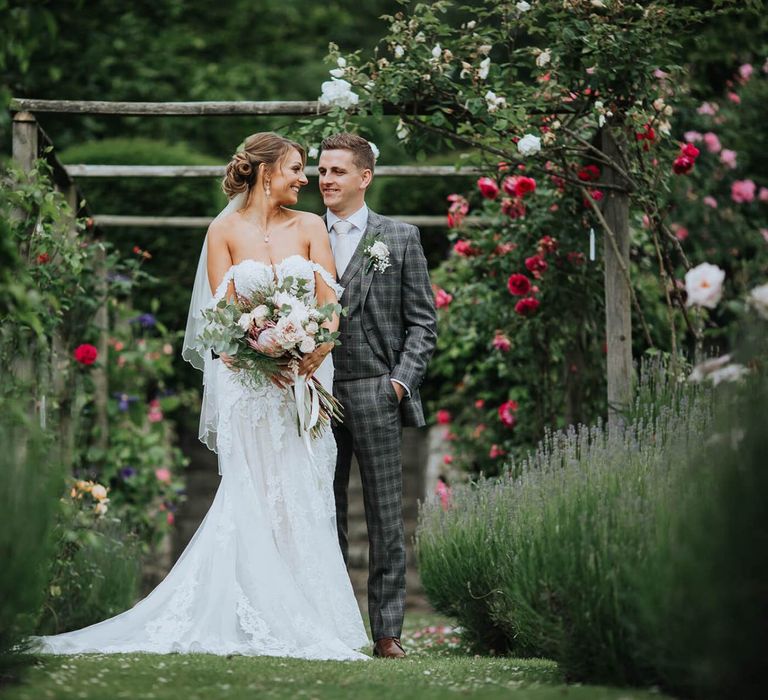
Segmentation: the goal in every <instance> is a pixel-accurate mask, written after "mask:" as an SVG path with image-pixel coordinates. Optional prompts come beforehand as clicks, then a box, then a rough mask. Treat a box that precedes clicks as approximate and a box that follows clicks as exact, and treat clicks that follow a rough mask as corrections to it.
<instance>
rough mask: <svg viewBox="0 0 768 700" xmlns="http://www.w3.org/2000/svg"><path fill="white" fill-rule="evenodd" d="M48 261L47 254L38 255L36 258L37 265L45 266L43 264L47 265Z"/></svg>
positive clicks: (48, 256) (49, 257)
mask: <svg viewBox="0 0 768 700" xmlns="http://www.w3.org/2000/svg"><path fill="white" fill-rule="evenodd" d="M50 259H51V256H50V255H48V253H40V255H38V256H37V264H38V265H45V263H47V262H48V261H49V260H50Z"/></svg>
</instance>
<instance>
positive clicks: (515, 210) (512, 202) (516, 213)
mask: <svg viewBox="0 0 768 700" xmlns="http://www.w3.org/2000/svg"><path fill="white" fill-rule="evenodd" d="M501 211H502V213H504V214H506V215H507V216H508V217H509V218H510V219H519V218H521V217H523V216H525V204H523V203H522V201H521V200H519V199H509V197H504V199H502V200H501Z"/></svg>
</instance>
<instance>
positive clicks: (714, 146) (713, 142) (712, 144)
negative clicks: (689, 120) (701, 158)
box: [702, 131, 722, 153]
mask: <svg viewBox="0 0 768 700" xmlns="http://www.w3.org/2000/svg"><path fill="white" fill-rule="evenodd" d="M702 138H703V139H704V145H705V146H706V147H707V150H708V151H709V152H710V153H720V149H721V148H722V145H721V144H720V139H719V138H718V136H717V134H716V133H714V132H713V131H708V132H707V133H706V134H704V136H703V137H702Z"/></svg>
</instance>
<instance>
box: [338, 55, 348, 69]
mask: <svg viewBox="0 0 768 700" xmlns="http://www.w3.org/2000/svg"><path fill="white" fill-rule="evenodd" d="M336 65H337V66H338V67H339V68H346V67H347V59H346V58H344V57H343V56H339V57H338V58H337V59H336Z"/></svg>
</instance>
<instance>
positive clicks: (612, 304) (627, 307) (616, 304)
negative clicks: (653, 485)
mask: <svg viewBox="0 0 768 700" xmlns="http://www.w3.org/2000/svg"><path fill="white" fill-rule="evenodd" d="M602 151H603V153H605V155H606V156H607V157H608V159H609V160H611V161H615V162H621V154H620V151H619V146H618V144H617V143H616V136H615V134H614V133H612V132H611V129H610V128H608V127H605V128H603V130H602ZM604 180H605V182H606V183H608V184H614V185H618V186H621V187H627V182H626V181H625V180H624V179H623V178H622V177H621V176H620V175H619V173H617V172H616V171H615V170H614V169H613V168H611V167H610V166H606V167H605V172H604ZM603 215H604V216H605V221H606V223H607V224H608V227H609V228H610V232H606V233H605V237H604V245H603V250H604V254H605V335H606V342H607V345H608V353H607V361H608V422H609V425H610V424H612V423H613V424H615V422H616V421H617V420H619V419H621V417H622V416H623V415H625V414H626V411H627V409H628V408H629V406H630V404H631V402H632V384H633V382H632V375H633V368H632V296H631V292H630V287H629V284H628V283H627V278H628V272H629V194H628V193H627V192H621V191H618V190H613V189H609V190H607V191H606V195H605V200H604V205H603ZM611 233H612V234H613V236H614V239H615V241H614V242H615V245H614V244H613V243H614V242H612V241H611V240H610V236H611ZM617 253H618V255H617Z"/></svg>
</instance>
